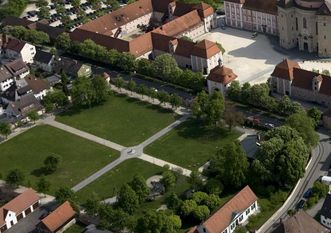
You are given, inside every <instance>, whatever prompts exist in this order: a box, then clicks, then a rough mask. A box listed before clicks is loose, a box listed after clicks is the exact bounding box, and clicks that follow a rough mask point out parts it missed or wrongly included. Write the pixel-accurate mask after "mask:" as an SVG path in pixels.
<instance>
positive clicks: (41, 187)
mask: <svg viewBox="0 0 331 233" xmlns="http://www.w3.org/2000/svg"><path fill="white" fill-rule="evenodd" d="M50 186H51V183H50V182H48V181H47V180H46V179H45V177H43V176H42V177H41V178H40V179H39V181H38V183H37V190H38V192H40V193H46V192H48V191H49V188H50Z"/></svg>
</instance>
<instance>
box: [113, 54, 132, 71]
mask: <svg viewBox="0 0 331 233" xmlns="http://www.w3.org/2000/svg"><path fill="white" fill-rule="evenodd" d="M116 65H117V67H118V68H119V69H121V70H123V71H125V72H131V71H134V70H135V69H136V58H135V57H134V56H133V55H132V54H131V53H128V52H124V53H121V54H120V56H118V57H117V64H116Z"/></svg>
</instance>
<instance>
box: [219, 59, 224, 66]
mask: <svg viewBox="0 0 331 233" xmlns="http://www.w3.org/2000/svg"><path fill="white" fill-rule="evenodd" d="M218 66H219V67H223V62H222V59H221V58H220V59H218Z"/></svg>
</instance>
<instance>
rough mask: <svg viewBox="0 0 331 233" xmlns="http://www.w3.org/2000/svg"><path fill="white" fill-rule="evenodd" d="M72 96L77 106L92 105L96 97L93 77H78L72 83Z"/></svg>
mask: <svg viewBox="0 0 331 233" xmlns="http://www.w3.org/2000/svg"><path fill="white" fill-rule="evenodd" d="M71 97H72V102H73V105H74V106H75V107H91V106H92V104H93V102H94V100H95V98H96V92H95V89H94V88H93V85H92V81H91V79H89V78H87V77H78V78H76V80H75V81H74V83H73V85H72V90H71Z"/></svg>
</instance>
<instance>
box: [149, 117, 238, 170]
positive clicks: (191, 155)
mask: <svg viewBox="0 0 331 233" xmlns="http://www.w3.org/2000/svg"><path fill="white" fill-rule="evenodd" d="M238 137H239V133H238V132H229V131H228V130H225V129H220V128H212V129H211V128H208V127H204V126H202V125H201V124H200V123H199V122H197V121H195V120H189V121H187V122H184V123H183V124H182V125H180V126H179V127H177V128H175V129H174V130H172V131H171V132H170V133H168V134H167V135H165V136H164V137H162V138H161V139H159V140H158V141H156V142H154V143H153V144H151V145H150V146H148V147H147V148H145V152H146V153H147V154H150V155H152V156H155V157H157V158H160V159H163V160H166V161H168V162H171V163H174V164H177V165H179V166H182V167H185V168H189V169H198V168H199V167H200V166H201V165H203V164H204V163H206V162H207V161H208V160H209V159H210V158H211V157H212V156H213V155H214V154H215V153H216V152H217V151H218V149H219V148H220V147H221V146H222V145H224V144H225V143H227V142H231V141H233V140H235V139H237V138H238Z"/></svg>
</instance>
